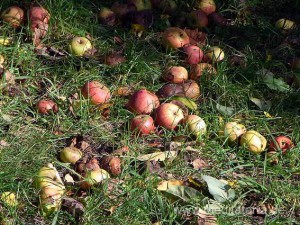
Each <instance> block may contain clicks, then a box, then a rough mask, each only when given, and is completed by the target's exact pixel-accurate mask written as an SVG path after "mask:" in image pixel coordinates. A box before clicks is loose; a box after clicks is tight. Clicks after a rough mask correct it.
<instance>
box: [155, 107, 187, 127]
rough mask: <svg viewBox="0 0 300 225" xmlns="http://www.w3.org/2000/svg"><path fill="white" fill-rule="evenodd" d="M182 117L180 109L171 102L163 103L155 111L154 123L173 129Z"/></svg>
mask: <svg viewBox="0 0 300 225" xmlns="http://www.w3.org/2000/svg"><path fill="white" fill-rule="evenodd" d="M183 118H184V113H183V111H182V109H181V108H180V107H179V106H178V105H175V104H173V103H163V104H161V105H160V106H159V107H158V108H157V109H156V111H155V124H156V125H158V126H161V127H164V128H166V129H169V130H174V129H175V128H176V127H177V126H178V124H179V123H181V121H182V120H183Z"/></svg>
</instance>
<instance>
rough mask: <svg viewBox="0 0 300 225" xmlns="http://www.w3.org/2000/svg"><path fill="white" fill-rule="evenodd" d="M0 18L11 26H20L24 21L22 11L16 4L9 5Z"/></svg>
mask: <svg viewBox="0 0 300 225" xmlns="http://www.w3.org/2000/svg"><path fill="white" fill-rule="evenodd" d="M1 19H3V21H5V22H7V23H9V24H10V25H11V26H12V27H15V28H16V27H20V25H21V24H22V23H23V21H24V11H23V9H21V8H20V7H18V6H11V7H9V8H7V9H6V10H4V12H3V13H2V14H1Z"/></svg>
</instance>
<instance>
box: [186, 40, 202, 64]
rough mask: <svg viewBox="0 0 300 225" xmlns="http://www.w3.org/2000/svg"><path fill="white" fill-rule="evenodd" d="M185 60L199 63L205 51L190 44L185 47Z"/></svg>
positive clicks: (190, 62) (189, 62)
mask: <svg viewBox="0 0 300 225" xmlns="http://www.w3.org/2000/svg"><path fill="white" fill-rule="evenodd" d="M183 52H184V54H185V61H186V62H187V63H188V64H190V65H193V64H198V63H199V62H200V61H201V60H202V58H203V51H202V50H201V49H200V48H199V47H198V46H196V45H189V46H186V47H184V48H183Z"/></svg>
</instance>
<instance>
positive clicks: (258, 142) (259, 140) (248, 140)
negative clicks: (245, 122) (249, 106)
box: [240, 130, 267, 154]
mask: <svg viewBox="0 0 300 225" xmlns="http://www.w3.org/2000/svg"><path fill="white" fill-rule="evenodd" d="M240 144H241V145H242V146H243V147H245V148H246V149H248V150H249V151H250V152H253V153H255V154H259V153H261V152H263V151H265V149H266V145H267V140H266V138H265V137H264V136H262V135H261V134H260V133H258V132H257V131H254V130H249V131H247V132H246V133H244V134H243V135H242V136H241V140H240Z"/></svg>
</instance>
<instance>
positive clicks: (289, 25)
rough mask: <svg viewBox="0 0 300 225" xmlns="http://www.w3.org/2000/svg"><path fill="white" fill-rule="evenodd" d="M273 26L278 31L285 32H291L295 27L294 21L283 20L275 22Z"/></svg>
mask: <svg viewBox="0 0 300 225" xmlns="http://www.w3.org/2000/svg"><path fill="white" fill-rule="evenodd" d="M275 25H276V27H277V28H278V29H281V30H285V31H287V30H292V29H293V28H295V26H296V24H295V22H294V21H292V20H288V19H285V18H282V19H279V20H277V21H276V24H275Z"/></svg>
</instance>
